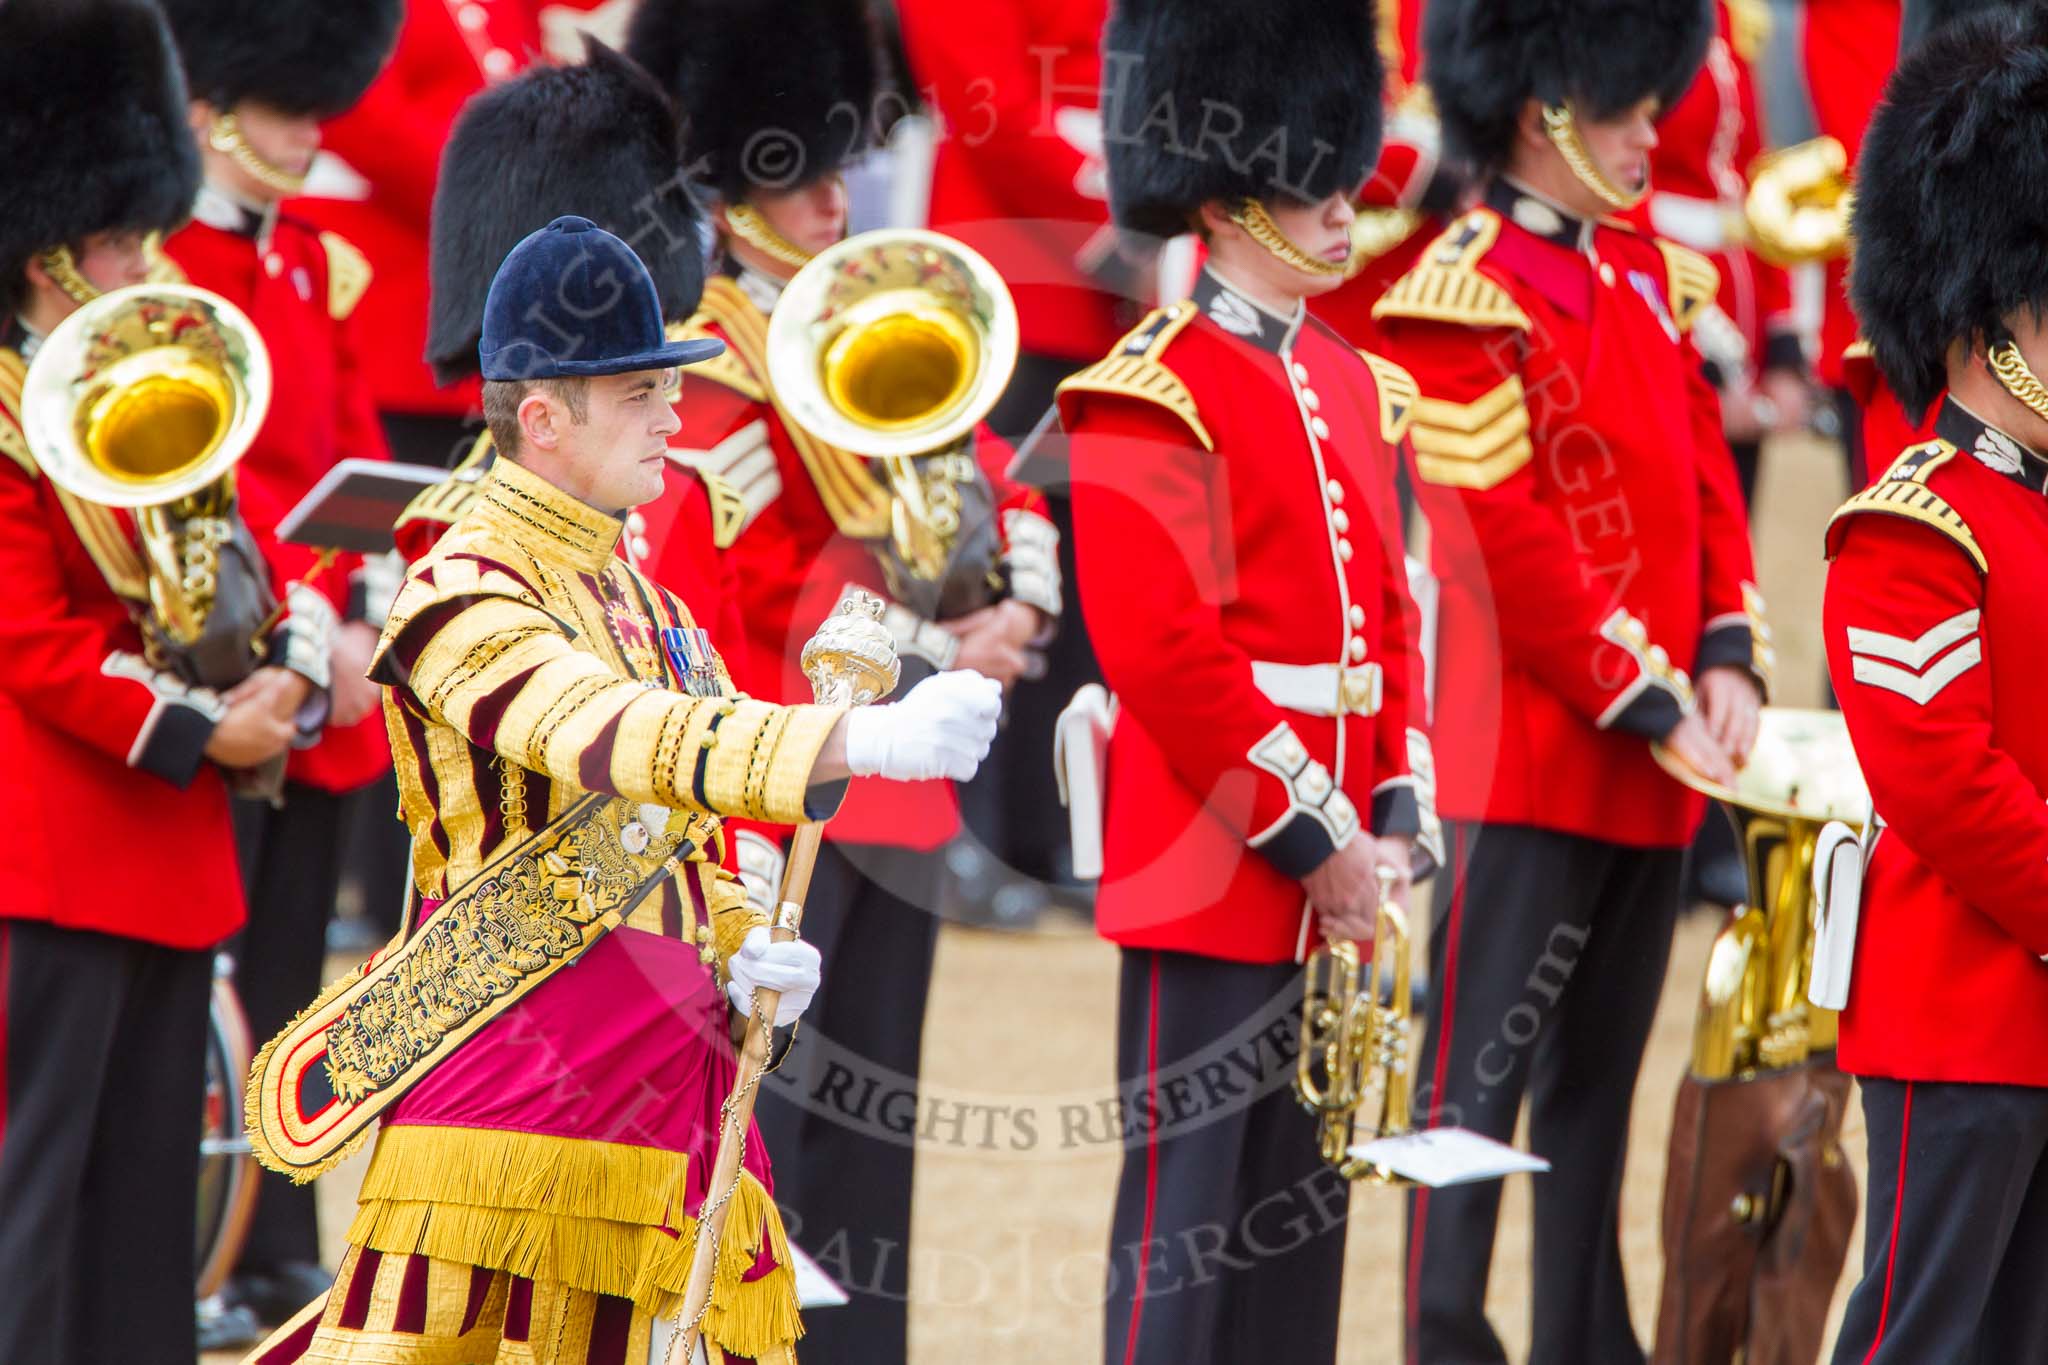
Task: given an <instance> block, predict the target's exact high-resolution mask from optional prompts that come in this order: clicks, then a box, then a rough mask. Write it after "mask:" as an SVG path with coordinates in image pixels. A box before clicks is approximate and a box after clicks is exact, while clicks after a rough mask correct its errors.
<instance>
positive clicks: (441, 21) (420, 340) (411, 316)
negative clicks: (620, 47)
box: [292, 0, 617, 465]
mask: <svg viewBox="0 0 2048 1365" xmlns="http://www.w3.org/2000/svg"><path fill="white" fill-rule="evenodd" d="M600 7H601V6H600V5H599V2H598V0H578V2H577V3H570V4H564V3H554V4H543V3H541V0H417V3H412V4H408V5H407V6H406V7H405V21H404V24H403V25H402V26H401V27H400V29H399V31H398V45H397V47H396V48H395V49H394V50H393V52H392V54H391V61H390V63H389V64H388V65H387V66H386V67H385V68H384V71H383V73H382V74H381V75H379V76H378V77H377V79H376V80H375V81H374V82H372V83H371V85H370V88H369V89H368V90H367V91H365V92H364V94H363V97H362V99H361V100H359V101H357V102H356V104H355V106H354V107H353V108H351V109H349V110H348V112H346V113H344V114H343V115H341V116H340V117H339V118H337V119H335V120H333V121H332V122H330V123H328V124H327V125H326V126H325V127H324V128H323V129H322V130H321V136H320V156H319V159H318V160H317V161H315V162H314V166H313V173H312V175H311V176H310V177H308V180H307V185H306V197H305V198H304V199H301V200H300V201H298V202H297V203H295V204H294V205H293V206H292V207H293V209H294V211H295V212H297V213H300V214H303V215H304V216H305V217H306V218H307V219H308V220H310V221H311V222H313V223H314V224H315V225H316V226H319V227H322V228H327V229H329V230H331V231H333V232H337V233H340V234H341V235H342V236H343V237H346V238H347V239H348V240H349V241H350V242H352V243H353V244H355V245H356V246H357V247H359V248H361V250H362V253H363V255H364V256H365V257H366V258H367V259H368V260H369V263H370V268H371V270H373V271H375V272H376V279H377V287H376V288H375V289H373V290H371V291H370V292H369V293H367V294H365V295H364V296H363V301H362V303H361V304H360V305H359V306H358V308H357V310H356V323H357V329H358V331H360V332H361V333H362V335H364V336H369V337H375V338H376V339H377V344H376V345H375V346H372V347H368V348H365V352H364V355H363V357H362V365H363V373H364V375H365V377H366V378H367V379H368V381H369V385H370V396H371V398H372V399H373V400H374V401H375V403H376V406H377V412H378V414H379V415H380V417H381V418H382V419H383V424H384V433H385V436H386V437H387V438H388V439H389V440H390V442H391V453H392V455H393V457H394V458H396V459H400V460H410V461H413V462H416V463H425V464H438V465H451V464H453V463H455V461H456V460H457V459H459V458H460V457H461V456H462V455H464V454H466V453H467V451H468V447H469V445H470V444H471V442H473V441H474V439H475V435H476V424H475V418H476V415H477V413H478V407H477V404H478V402H479V398H478V390H477V385H476V383H475V381H474V379H471V380H470V381H469V382H466V383H462V384H457V385H448V384H447V383H446V381H444V380H442V379H440V378H438V377H437V376H436V375H435V373H434V370H433V367H432V366H430V365H429V364H428V363H427V362H426V360H425V359H424V358H423V357H424V355H425V353H426V339H427V331H426V328H427V298H428V280H427V231H428V222H429V218H430V210H431V207H432V205H433V201H434V194H435V187H436V182H437V179H438V176H439V171H440V165H441V149H442V147H443V146H444V145H445V144H446V143H447V141H448V139H449V137H450V136H451V134H452V133H453V130H454V125H455V117H456V115H457V114H458V113H459V112H461V110H462V107H463V105H464V104H465V103H466V102H467V101H468V100H469V99H470V97H471V96H473V95H475V94H476V93H477V92H478V91H481V90H484V89H486V88H488V87H489V86H491V85H494V84H496V83H498V82H500V81H505V80H510V79H511V78H512V77H514V76H516V75H518V74H519V73H520V72H521V71H523V70H525V69H527V67H528V66H529V65H530V64H532V63H535V62H544V61H546V60H548V59H550V58H552V59H554V60H558V61H564V62H570V61H575V60H578V59H580V57H581V56H582V52H583V43H582V40H581V39H573V40H572V41H570V42H569V43H567V44H566V45H565V46H564V47H562V48H560V49H559V50H558V47H557V44H556V43H555V42H554V41H553V40H554V39H556V38H557V37H559V36H567V33H568V30H569V29H570V28H571V25H573V23H574V22H575V21H576V20H578V19H586V20H587V19H588V17H589V16H587V15H585V14H583V13H582V12H583V11H588V10H591V9H594V8H600ZM612 8H617V4H616V0H615V3H614V4H613V5H612ZM547 11H552V13H545V12H547ZM542 221H546V220H545V219H543V220H542ZM485 273H486V274H487V275H488V273H489V272H488V271H486V272H485ZM477 287H478V289H479V290H481V289H482V287H483V286H482V285H478V286H477Z"/></svg>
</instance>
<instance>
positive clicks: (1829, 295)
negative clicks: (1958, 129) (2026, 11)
mask: <svg viewBox="0 0 2048 1365" xmlns="http://www.w3.org/2000/svg"><path fill="white" fill-rule="evenodd" d="M1803 8H1804V10H1805V12H1806V31H1805V33H1804V34H1803V35H1801V36H1802V38H1803V39H1804V41H1803V42H1802V43H1801V45H1800V51H1801V52H1802V53H1803V55H1804V56H1805V59H1806V85H1807V92H1808V94H1809V95H1810V96H1811V97H1812V100H1813V115H1814V119H1815V121H1816V122H1818V123H1819V124H1820V130H1821V132H1823V133H1825V134H1826V135H1828V136H1829V137H1832V138H1835V139H1836V140H1837V141H1839V142H1840V143H1841V144H1842V145H1843V146H1844V147H1846V148H1847V149H1848V151H1849V164H1850V165H1852V166H1853V165H1854V164H1855V163H1856V156H1857V153H1858V152H1859V151H1860V150H1861V149H1862V146H1863V129H1864V126H1865V125H1866V124H1868V123H1869V122H1870V112H1871V110H1873V109H1875V108H1876V107H1877V101H1878V97H1879V96H1880V95H1882V94H1883V93H1884V83H1885V81H1886V80H1887V79H1889V78H1890V76H1891V74H1892V66H1893V65H1894V64H1895V62H1896V61H1897V59H1898V50H1899V17H1900V8H1899V0H1806V4H1805V6H1804V7H1803ZM1826 270H1827V276H1826V286H1825V288H1824V289H1823V290H1822V293H1821V326H1820V358H1819V366H1818V368H1819V371H1820V378H1821V382H1822V383H1824V384H1826V385H1828V386H1829V387H1830V388H1841V387H1842V386H1843V382H1844V381H1843V377H1842V353H1843V352H1844V351H1846V350H1847V349H1848V348H1849V346H1850V345H1851V343H1853V342H1854V341H1855V340H1856V333H1857V327H1856V315H1855V313H1854V312H1852V311H1851V310H1850V308H1849V292H1848V272H1849V265H1848V260H1847V258H1843V259H1840V260H1834V261H1830V262H1828V264H1827V267H1826ZM1873 448H1874V449H1880V450H1882V449H1890V447H1884V446H1879V447H1873Z"/></svg>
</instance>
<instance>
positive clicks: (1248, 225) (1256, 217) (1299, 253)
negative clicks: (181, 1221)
mask: <svg viewBox="0 0 2048 1365" xmlns="http://www.w3.org/2000/svg"><path fill="white" fill-rule="evenodd" d="M1230 221H1231V222H1233V223H1235V224H1237V225H1238V226H1239V227H1241V228H1243V229H1244V232H1245V235H1246V236H1247V237H1250V238H1251V239H1252V240H1253V241H1255V242H1257V243H1258V244H1259V245H1260V246H1262V247H1264V248H1266V250H1268V251H1270V252H1272V253H1273V254H1274V255H1275V256H1277V257H1279V258H1280V259H1281V260H1282V261H1284V262H1286V263H1287V264H1288V265H1291V266H1293V267H1294V268H1295V269H1296V270H1299V271H1301V272H1302V273H1303V274H1307V275H1342V274H1344V273H1346V272H1347V271H1349V270H1350V269H1351V261H1350V258H1349V257H1346V258H1345V259H1344V260H1341V261H1326V260H1324V259H1323V258H1322V257H1320V256H1311V255H1309V254H1308V253H1307V252H1306V251H1303V250H1302V249H1301V248H1300V247H1298V246H1296V245H1295V244H1294V241H1293V239H1292V238H1290V237H1289V236H1288V235H1287V234H1286V233H1284V232H1282V231H1281V230H1280V225H1279V224H1278V223H1276V222H1274V221H1273V218H1272V215H1270V214H1268V213H1267V212H1266V206H1265V205H1264V204H1261V203H1260V202H1259V201H1258V200H1256V199H1240V200H1238V201H1237V203H1236V205H1235V206H1234V207H1232V209H1231V210H1230Z"/></svg>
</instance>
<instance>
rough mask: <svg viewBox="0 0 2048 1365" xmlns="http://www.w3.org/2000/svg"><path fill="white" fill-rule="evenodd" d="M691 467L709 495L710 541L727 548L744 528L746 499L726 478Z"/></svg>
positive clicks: (723, 548) (719, 546) (720, 547)
mask: <svg viewBox="0 0 2048 1365" xmlns="http://www.w3.org/2000/svg"><path fill="white" fill-rule="evenodd" d="M691 468H693V469H696V470H697V477H698V478H700V479H702V480H703V481H704V491H705V492H706V493H708V494H710V495H711V543H712V544H713V545H716V546H717V547H718V548H719V549H721V550H729V549H731V548H732V544H733V542H734V541H736V540H738V539H739V538H740V532H741V531H743V530H745V529H746V526H747V499H746V497H745V495H744V494H742V493H741V492H740V490H739V489H737V488H735V487H733V485H732V484H731V483H730V482H728V481H727V480H725V479H721V478H719V477H718V476H717V475H716V474H713V473H711V472H710V471H708V470H705V469H698V468H697V467H696V466H694V465H693V466H691Z"/></svg>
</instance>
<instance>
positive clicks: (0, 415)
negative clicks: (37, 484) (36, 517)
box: [0, 347, 39, 479]
mask: <svg viewBox="0 0 2048 1365" xmlns="http://www.w3.org/2000/svg"><path fill="white" fill-rule="evenodd" d="M27 378H28V366H27V365H26V364H24V363H23V361H22V358H21V353H20V352H19V351H16V350H14V349H12V348H11V347H9V348H0V455H5V456H6V457H7V458H8V459H10V460H12V461H14V462H15V463H16V464H18V465H20V466H21V468H22V471H23V472H24V473H26V474H27V475H28V476H29V477H30V478H31V479H33V478H36V477H38V476H39V471H38V470H37V469H36V457H35V455H34V454H33V453H31V452H30V450H29V448H28V437H26V436H24V435H23V434H22V429H21V386H22V384H23V383H24V382H25V381H26V380H27Z"/></svg>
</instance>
